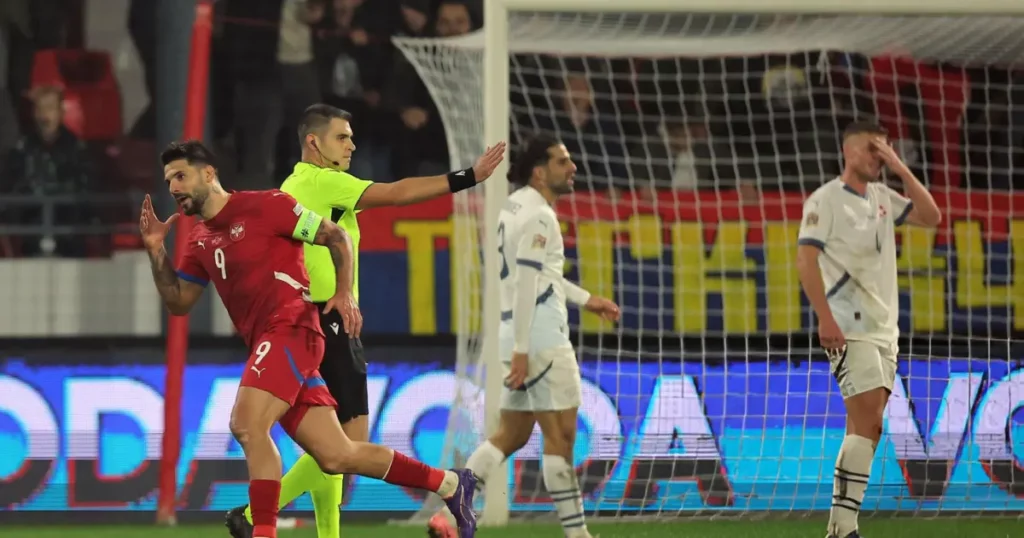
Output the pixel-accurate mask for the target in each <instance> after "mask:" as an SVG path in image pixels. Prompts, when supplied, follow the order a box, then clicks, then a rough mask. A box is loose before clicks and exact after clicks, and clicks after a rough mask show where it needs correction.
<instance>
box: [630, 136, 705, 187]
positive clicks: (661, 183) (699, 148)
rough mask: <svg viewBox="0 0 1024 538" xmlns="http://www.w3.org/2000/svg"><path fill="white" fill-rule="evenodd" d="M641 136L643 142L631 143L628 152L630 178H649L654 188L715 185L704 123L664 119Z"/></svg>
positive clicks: (639, 179)
mask: <svg viewBox="0 0 1024 538" xmlns="http://www.w3.org/2000/svg"><path fill="white" fill-rule="evenodd" d="M643 138H644V143H637V144H635V145H633V146H632V147H630V151H629V155H630V157H631V161H632V170H633V172H632V177H633V179H634V180H636V182H637V184H638V185H639V182H642V181H646V180H650V182H651V186H652V187H654V188H671V189H674V190H681V191H692V190H696V189H700V188H709V187H714V186H715V184H714V177H713V173H712V171H711V147H710V144H709V141H708V137H707V130H706V129H705V128H704V124H703V123H700V122H695V121H684V120H683V119H681V118H672V119H667V120H665V121H663V122H661V124H659V125H658V126H657V127H656V128H655V129H654V132H653V133H649V134H648V135H647V136H644V137H643Z"/></svg>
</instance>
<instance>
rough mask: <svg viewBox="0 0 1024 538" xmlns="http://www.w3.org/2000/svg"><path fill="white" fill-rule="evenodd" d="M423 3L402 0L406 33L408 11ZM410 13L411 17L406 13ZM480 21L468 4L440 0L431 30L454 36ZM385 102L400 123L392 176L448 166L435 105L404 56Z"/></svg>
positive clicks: (439, 171)
mask: <svg viewBox="0 0 1024 538" xmlns="http://www.w3.org/2000/svg"><path fill="white" fill-rule="evenodd" d="M426 5H427V2H420V1H417V0H402V8H403V17H404V19H405V22H406V25H407V28H406V30H407V31H409V32H414V31H415V29H414V28H409V27H408V26H409V23H410V22H414V23H418V22H419V17H418V16H417V15H416V14H415V13H409V12H410V11H418V10H419V9H421V8H425V7H426ZM410 15H412V16H410ZM479 27H480V23H479V21H478V20H476V19H475V16H474V12H473V11H472V10H471V9H470V8H469V5H468V4H467V3H466V2H464V1H461V0H442V2H441V4H440V6H438V9H437V21H436V24H435V26H434V32H435V34H436V35H437V36H439V37H455V36H460V35H464V34H468V33H469V32H471V31H473V30H474V29H475V28H479ZM387 98H388V105H389V106H390V107H392V108H393V109H394V110H395V111H397V113H398V115H399V118H400V119H401V126H400V127H399V130H398V132H397V133H396V135H395V140H396V142H395V145H394V146H393V149H394V156H393V157H394V158H393V159H392V163H393V164H394V167H395V168H394V171H395V176H397V177H409V176H426V175H434V174H443V173H445V171H446V170H448V169H449V168H450V167H449V165H448V145H447V143H446V138H445V130H444V124H443V123H442V122H441V116H440V114H439V113H438V110H437V106H436V105H435V104H434V101H433V99H432V98H431V97H430V94H429V93H428V92H427V89H426V86H424V84H423V82H422V81H421V80H420V78H419V75H418V74H417V73H416V71H415V70H414V69H413V68H412V66H411V65H409V63H408V62H407V61H405V59H404V58H398V59H397V61H396V66H395V72H394V74H393V76H392V78H391V84H390V91H389V92H388V96H387Z"/></svg>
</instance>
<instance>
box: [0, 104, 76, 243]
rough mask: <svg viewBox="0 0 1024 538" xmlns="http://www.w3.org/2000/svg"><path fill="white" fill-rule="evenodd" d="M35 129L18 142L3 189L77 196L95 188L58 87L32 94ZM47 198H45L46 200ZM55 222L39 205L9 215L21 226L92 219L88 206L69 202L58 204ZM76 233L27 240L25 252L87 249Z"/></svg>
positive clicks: (13, 192) (6, 190) (44, 194)
mask: <svg viewBox="0 0 1024 538" xmlns="http://www.w3.org/2000/svg"><path fill="white" fill-rule="evenodd" d="M31 100H32V104H33V118H34V121H35V131H34V132H32V133H29V134H28V135H26V136H24V137H23V138H22V139H21V140H19V141H18V144H17V145H16V146H15V148H14V150H13V151H12V152H11V155H10V157H9V158H8V163H7V166H8V168H7V174H5V175H4V176H3V185H2V190H3V191H4V192H6V193H8V194H13V195H32V196H39V197H46V196H51V197H52V196H62V195H63V196H67V195H71V196H75V195H81V194H90V193H91V192H92V191H93V188H94V185H93V178H92V172H91V166H90V160H89V157H88V153H87V150H86V147H85V144H84V143H82V142H81V141H80V140H79V139H78V138H77V137H75V135H74V134H72V133H71V131H69V130H68V129H67V128H66V127H64V125H63V120H64V112H63V95H62V93H61V90H60V89H59V88H54V87H42V88H37V89H36V90H34V91H33V92H32V95H31ZM45 202H46V201H45V200H44V203H45ZM54 209H55V210H54V211H53V212H52V217H53V220H51V221H49V222H44V220H45V219H46V214H47V212H45V211H43V210H42V209H41V208H40V207H38V206H30V207H25V206H21V207H20V208H15V209H13V210H12V211H11V212H9V213H8V216H9V217H13V220H14V221H15V222H18V223H19V224H38V225H41V226H44V227H46V226H50V225H80V224H86V223H89V222H92V220H93V219H92V215H93V212H92V211H91V210H90V209H89V204H87V203H80V202H79V201H78V200H70V201H68V200H65V201H64V202H63V203H59V204H58V205H56V206H55V207H54ZM81 245H82V241H79V240H76V238H74V237H68V236H63V237H56V238H54V237H50V236H48V235H47V236H43V237H40V238H35V240H32V238H29V240H26V241H24V242H23V244H22V247H23V248H22V253H23V254H25V255H34V254H39V253H43V254H49V253H52V252H56V253H57V254H60V255H64V256H78V255H81V254H83V253H84V249H83V248H82V246H81Z"/></svg>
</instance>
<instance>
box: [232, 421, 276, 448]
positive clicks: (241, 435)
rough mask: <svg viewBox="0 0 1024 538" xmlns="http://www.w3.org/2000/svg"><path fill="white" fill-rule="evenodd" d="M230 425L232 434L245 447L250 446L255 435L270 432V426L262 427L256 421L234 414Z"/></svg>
mask: <svg viewBox="0 0 1024 538" xmlns="http://www.w3.org/2000/svg"><path fill="white" fill-rule="evenodd" d="M228 426H229V428H230V429H231V435H232V436H234V438H235V440H236V441H238V444H239V445H241V446H242V447H243V448H244V447H246V446H249V445H250V444H251V443H252V440H253V438H254V437H256V436H258V435H269V434H270V428H268V427H262V426H261V425H259V424H256V423H255V422H254V421H252V420H246V419H245V418H244V417H242V416H239V415H232V416H231V420H230V422H229V423H228Z"/></svg>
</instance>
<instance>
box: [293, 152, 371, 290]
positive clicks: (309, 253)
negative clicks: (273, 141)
mask: <svg viewBox="0 0 1024 538" xmlns="http://www.w3.org/2000/svg"><path fill="white" fill-rule="evenodd" d="M370 185H373V182H372V181H366V180H363V179H359V178H357V177H355V176H353V175H352V174H349V173H346V172H339V171H337V170H331V169H330V168H320V167H319V166H316V165H313V164H309V163H299V164H296V165H295V169H294V170H293V171H292V175H290V176H288V179H285V180H284V183H282V184H281V190H282V191H284V192H287V193H288V194H290V195H292V197H294V198H295V199H296V200H297V201H298V202H299V203H300V204H302V206H303V207H305V208H306V209H309V210H311V211H313V212H314V213H316V214H317V215H323V216H324V217H325V218H326V217H327V216H328V215H329V216H330V219H331V220H332V221H334V222H336V223H337V224H338V226H341V228H342V229H343V230H345V231H346V232H348V235H349V236H351V237H352V253H353V254H354V255H355V259H354V260H353V261H352V294H353V295H354V296H355V298H356V300H357V301H358V300H359V221H358V220H356V213H357V211H356V204H358V203H359V199H360V198H361V197H362V196H363V193H364V192H366V189H367V188H369V186H370ZM303 248H304V249H305V257H306V272H308V273H309V295H310V297H311V298H312V299H313V302H316V303H322V302H326V301H327V299H330V298H331V297H332V296H333V295H334V291H335V288H336V287H337V283H338V276H337V275H336V274H335V272H334V261H333V260H331V253H330V251H328V250H327V247H322V246H319V245H310V244H308V243H307V244H304V245H303Z"/></svg>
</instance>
